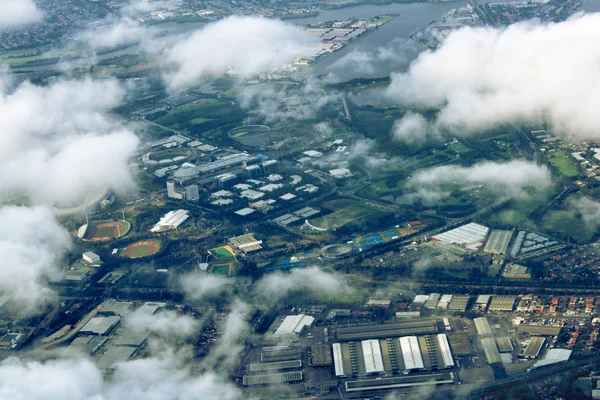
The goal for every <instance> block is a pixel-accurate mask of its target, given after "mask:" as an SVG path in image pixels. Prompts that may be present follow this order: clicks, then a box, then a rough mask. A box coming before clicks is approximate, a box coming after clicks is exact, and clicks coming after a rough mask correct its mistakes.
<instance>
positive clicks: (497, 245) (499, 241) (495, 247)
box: [483, 229, 513, 255]
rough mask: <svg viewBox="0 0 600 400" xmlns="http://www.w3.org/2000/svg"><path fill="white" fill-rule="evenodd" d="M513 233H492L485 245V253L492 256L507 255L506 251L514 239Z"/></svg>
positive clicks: (501, 231)
mask: <svg viewBox="0 0 600 400" xmlns="http://www.w3.org/2000/svg"><path fill="white" fill-rule="evenodd" d="M512 236H513V231H503V230H498V229H494V230H493V231H492V233H490V238H489V239H488V241H487V243H486V244H485V248H484V249H483V251H484V252H485V253H490V254H502V255H505V254H506V250H507V249H508V244H509V243H510V240H511V239H512Z"/></svg>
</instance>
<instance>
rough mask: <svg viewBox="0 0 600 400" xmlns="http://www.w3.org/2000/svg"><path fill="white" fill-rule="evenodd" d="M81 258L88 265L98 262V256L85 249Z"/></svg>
mask: <svg viewBox="0 0 600 400" xmlns="http://www.w3.org/2000/svg"><path fill="white" fill-rule="evenodd" d="M81 258H82V259H83V261H85V262H86V263H87V264H89V265H92V264H98V263H99V262H100V256H99V255H98V254H96V253H94V252H91V251H86V252H85V253H83V254H82V255H81Z"/></svg>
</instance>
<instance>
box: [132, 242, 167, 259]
mask: <svg viewBox="0 0 600 400" xmlns="http://www.w3.org/2000/svg"><path fill="white" fill-rule="evenodd" d="M159 248H160V242H158V241H155V240H144V241H140V242H135V243H132V244H130V245H129V246H127V248H126V249H125V253H124V256H125V257H127V258H141V257H148V256H151V255H154V254H156V252H157V251H158V249H159Z"/></svg>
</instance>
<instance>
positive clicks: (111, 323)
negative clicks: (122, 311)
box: [79, 316, 121, 336]
mask: <svg viewBox="0 0 600 400" xmlns="http://www.w3.org/2000/svg"><path fill="white" fill-rule="evenodd" d="M120 322H121V317H118V316H114V317H94V318H92V319H90V320H89V321H88V322H87V324H85V325H84V326H83V328H81V329H80V330H79V333H81V334H83V335H85V334H89V335H101V336H106V335H108V334H109V333H110V332H112V331H113V330H114V329H115V328H116V327H117V326H118V325H119V323H120Z"/></svg>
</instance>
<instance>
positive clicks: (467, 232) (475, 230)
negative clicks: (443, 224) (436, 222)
mask: <svg viewBox="0 0 600 400" xmlns="http://www.w3.org/2000/svg"><path fill="white" fill-rule="evenodd" d="M489 230H490V228H488V227H487V226H483V225H479V224H476V223H474V222H471V223H470V224H467V225H463V226H460V227H458V228H456V229H452V230H450V231H447V232H444V233H440V234H439V235H436V236H434V237H433V239H434V240H436V241H438V242H441V243H445V244H455V245H459V246H463V247H466V248H467V249H469V250H478V249H479V248H480V247H481V246H482V245H483V241H484V240H485V237H486V236H487V233H488V231H489Z"/></svg>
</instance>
